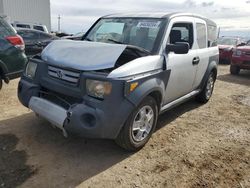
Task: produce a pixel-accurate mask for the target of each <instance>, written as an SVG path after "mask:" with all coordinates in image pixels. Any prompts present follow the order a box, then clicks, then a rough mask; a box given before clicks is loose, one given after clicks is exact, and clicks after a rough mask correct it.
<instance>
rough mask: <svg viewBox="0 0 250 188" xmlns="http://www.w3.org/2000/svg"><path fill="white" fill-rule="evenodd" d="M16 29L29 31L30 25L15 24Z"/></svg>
mask: <svg viewBox="0 0 250 188" xmlns="http://www.w3.org/2000/svg"><path fill="white" fill-rule="evenodd" d="M16 27H20V28H27V29H30V25H27V24H16Z"/></svg>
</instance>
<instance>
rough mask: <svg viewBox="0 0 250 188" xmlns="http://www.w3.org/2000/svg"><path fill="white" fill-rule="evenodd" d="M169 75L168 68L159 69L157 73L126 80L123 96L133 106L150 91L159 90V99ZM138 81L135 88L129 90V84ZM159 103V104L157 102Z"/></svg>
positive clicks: (162, 94)
mask: <svg viewBox="0 0 250 188" xmlns="http://www.w3.org/2000/svg"><path fill="white" fill-rule="evenodd" d="M169 76H170V70H165V71H160V72H158V73H155V74H152V75H150V76H146V77H143V78H139V79H135V80H132V81H129V82H126V85H125V97H126V98H127V99H128V100H129V101H130V102H131V103H132V104H134V105H135V106H138V105H139V104H140V103H141V101H142V100H143V99H144V98H145V97H146V96H148V95H149V94H150V93H152V92H155V91H157V92H159V93H160V94H161V101H162V98H163V96H164V93H165V88H166V86H167V83H168V80H169ZM133 82H138V86H137V88H136V89H135V90H134V91H132V92H130V84H131V83H133ZM158 105H161V104H158Z"/></svg>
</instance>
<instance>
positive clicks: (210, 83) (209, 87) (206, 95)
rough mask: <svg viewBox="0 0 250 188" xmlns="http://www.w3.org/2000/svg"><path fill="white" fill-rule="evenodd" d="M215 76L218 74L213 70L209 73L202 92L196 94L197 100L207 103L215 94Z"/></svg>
mask: <svg viewBox="0 0 250 188" xmlns="http://www.w3.org/2000/svg"><path fill="white" fill-rule="evenodd" d="M215 77H216V76H215V74H214V73H213V72H211V73H210V74H209V76H208V79H207V81H206V85H205V87H204V88H203V89H202V91H201V92H200V94H199V95H197V96H196V100H197V101H198V102H201V103H206V102H208V101H209V99H210V98H211V96H212V94H213V90H214V83H215Z"/></svg>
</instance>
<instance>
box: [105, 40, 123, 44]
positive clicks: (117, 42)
mask: <svg viewBox="0 0 250 188" xmlns="http://www.w3.org/2000/svg"><path fill="white" fill-rule="evenodd" d="M107 40H108V41H111V42H114V43H116V44H123V43H122V42H119V41H116V40H114V39H107Z"/></svg>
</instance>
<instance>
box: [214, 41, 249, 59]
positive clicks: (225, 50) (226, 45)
mask: <svg viewBox="0 0 250 188" xmlns="http://www.w3.org/2000/svg"><path fill="white" fill-rule="evenodd" d="M244 44H245V43H244V40H243V39H242V38H240V37H220V38H219V39H218V46H219V51H220V63H227V64H230V62H231V58H232V54H233V49H234V48H235V47H236V46H240V45H244Z"/></svg>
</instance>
